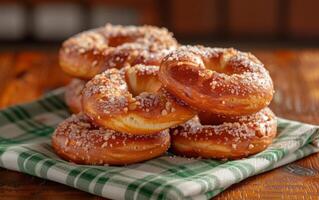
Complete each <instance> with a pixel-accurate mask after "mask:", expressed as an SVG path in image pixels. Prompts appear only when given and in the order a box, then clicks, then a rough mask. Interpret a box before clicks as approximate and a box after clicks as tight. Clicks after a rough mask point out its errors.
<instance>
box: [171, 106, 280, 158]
mask: <svg viewBox="0 0 319 200" xmlns="http://www.w3.org/2000/svg"><path fill="white" fill-rule="evenodd" d="M214 118H215V119H216V118H218V116H215V117H214ZM222 121H227V122H222V123H220V124H216V125H205V124H202V123H201V119H199V118H198V116H196V117H194V118H193V119H191V120H189V121H188V122H186V123H185V124H183V125H180V126H178V127H176V128H173V129H171V133H172V134H171V143H172V149H173V151H174V152H175V153H176V154H179V155H184V156H187V157H203V158H215V159H225V158H226V159H235V158H242V157H247V156H248V155H251V154H255V153H258V152H260V151H262V150H264V149H265V148H267V147H268V146H269V145H270V144H271V142H272V140H273V139H274V138H275V136H276V132H277V130H276V129H277V121H276V117H275V115H274V114H273V113H272V111H271V110H270V109H269V108H264V109H263V110H261V111H259V112H257V113H256V114H252V115H247V116H240V117H238V116H237V117H226V118H225V117H224V118H223V119H222ZM206 122H207V121H206Z"/></svg>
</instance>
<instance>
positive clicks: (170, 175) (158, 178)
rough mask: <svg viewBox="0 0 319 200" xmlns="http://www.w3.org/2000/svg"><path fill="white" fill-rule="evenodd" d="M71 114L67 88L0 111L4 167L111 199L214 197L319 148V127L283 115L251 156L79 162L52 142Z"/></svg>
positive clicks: (0, 151)
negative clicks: (65, 96) (267, 140)
mask: <svg viewBox="0 0 319 200" xmlns="http://www.w3.org/2000/svg"><path fill="white" fill-rule="evenodd" d="M69 115H70V113H69V112H68V110H67V107H66V105H65V104H64V101H63V89H58V90H56V91H54V92H52V93H50V94H48V95H46V96H44V97H43V98H41V99H39V100H37V101H35V102H32V103H29V104H24V105H18V106H13V107H9V108H7V109H4V110H2V111H0V166H1V167H3V168H7V169H11V170H15V171H20V172H23V173H27V174H31V175H33V176H38V177H41V178H44V179H49V180H52V181H56V182H59V183H62V184H66V185H69V186H71V187H74V188H78V189H80V190H83V191H86V192H90V193H92V194H96V195H99V196H103V197H107V198H110V199H174V200H175V199H185V198H188V199H209V198H211V197H213V196H215V195H217V194H218V193H220V192H222V191H223V190H225V189H226V188H228V187H229V186H231V185H232V184H234V183H237V182H240V181H242V180H244V179H246V178H248V177H250V176H254V175H256V174H259V173H262V172H265V171H269V170H271V169H274V168H277V167H279V166H282V165H285V164H287V163H290V162H293V161H295V160H298V159H300V158H303V157H305V156H308V155H310V154H312V153H314V152H318V151H319V148H318V147H317V146H316V144H317V145H318V143H319V127H318V126H314V125H309V124H304V123H300V122H295V121H289V120H285V119H278V136H277V138H276V139H275V141H274V143H273V144H272V145H271V146H270V147H269V148H267V149H266V150H265V151H263V152H261V153H259V154H256V155H253V156H250V157H249V158H246V159H241V160H234V161H216V160H210V159H189V158H182V157H178V156H174V155H173V154H171V153H167V154H166V155H163V156H162V157H159V158H156V159H153V160H150V161H147V162H143V163H139V164H134V165H128V166H122V167H114V166H85V165H77V164H74V163H69V162H66V161H64V160H62V159H60V158H59V157H58V156H57V155H56V154H55V153H54V151H53V150H52V148H51V144H50V136H51V134H52V132H53V131H54V128H55V127H56V126H57V124H58V123H59V122H61V121H62V120H63V119H65V118H66V117H68V116H69Z"/></svg>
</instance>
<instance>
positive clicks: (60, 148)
mask: <svg viewBox="0 0 319 200" xmlns="http://www.w3.org/2000/svg"><path fill="white" fill-rule="evenodd" d="M169 144H170V136H169V132H168V130H164V131H161V132H157V133H154V134H152V135H147V136H136V135H129V134H125V133H119V132H117V131H113V130H110V129H105V128H101V127H99V126H96V125H95V124H93V123H92V122H91V121H90V120H89V119H88V117H86V116H85V115H84V114H78V115H73V116H71V117H70V118H68V119H66V120H65V121H63V122H62V123H61V124H59V126H58V127H57V128H56V130H55V132H54V134H53V136H52V146H53V149H54V150H55V152H56V153H57V154H58V155H59V156H60V157H62V158H64V159H66V160H69V161H72V162H74V163H78V164H89V165H104V164H109V165H126V164H131V163H137V162H141V161H144V160H149V159H151V158H154V157H157V156H160V155H162V154H163V153H165V152H166V150H167V149H168V147H169Z"/></svg>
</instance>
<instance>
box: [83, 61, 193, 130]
mask: <svg viewBox="0 0 319 200" xmlns="http://www.w3.org/2000/svg"><path fill="white" fill-rule="evenodd" d="M158 71H159V67H158V66H145V65H135V66H133V67H125V68H122V69H120V70H119V69H115V68H113V69H109V70H107V71H105V72H103V73H102V74H98V75H96V76H95V77H94V78H93V79H92V80H90V81H89V82H88V83H87V84H86V86H85V88H84V90H83V92H82V106H83V107H82V108H83V111H84V112H85V113H86V114H87V115H88V116H89V117H90V118H91V119H92V120H93V121H94V122H95V123H97V124H99V125H100V126H103V127H106V128H110V129H113V130H117V131H119V132H126V133H130V134H135V135H141V134H142V135H143V134H152V133H154V132H158V131H161V130H164V129H167V128H169V127H172V126H174V125H177V124H180V123H183V122H185V121H187V120H189V119H191V118H192V117H193V116H194V115H195V113H194V111H192V110H191V109H189V108H188V107H187V106H185V105H184V104H183V102H181V101H179V100H177V99H176V98H175V97H174V96H172V95H171V94H169V93H168V92H166V91H165V90H164V89H163V88H161V82H159V80H158V77H157V75H158Z"/></svg>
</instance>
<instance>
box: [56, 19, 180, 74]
mask: <svg viewBox="0 0 319 200" xmlns="http://www.w3.org/2000/svg"><path fill="white" fill-rule="evenodd" d="M177 45H178V43H177V42H176V40H175V39H174V38H173V36H172V33H170V32H168V31H167V29H165V28H157V27H153V26H120V25H110V24H107V25H106V26H104V27H100V28H97V29H93V30H88V31H85V32H82V33H80V34H77V35H75V36H73V37H71V38H70V39H68V40H66V41H65V42H64V43H63V45H62V48H61V49H60V57H59V58H60V65H61V67H62V69H63V70H64V71H65V72H66V73H68V74H70V75H72V76H75V77H78V78H82V79H90V78H92V77H93V76H94V75H96V74H98V73H101V72H103V71H105V70H106V69H109V68H121V67H123V66H125V65H135V64H150V65H159V64H160V61H161V59H162V58H163V57H164V56H165V55H166V54H167V53H168V52H169V51H170V49H174V48H176V46H177Z"/></svg>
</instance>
